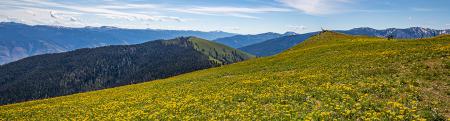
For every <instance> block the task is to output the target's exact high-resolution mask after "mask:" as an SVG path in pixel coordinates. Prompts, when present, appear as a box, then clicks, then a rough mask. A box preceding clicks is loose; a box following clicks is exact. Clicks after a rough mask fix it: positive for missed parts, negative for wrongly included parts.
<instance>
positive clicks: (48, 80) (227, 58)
mask: <svg viewBox="0 0 450 121" xmlns="http://www.w3.org/2000/svg"><path fill="white" fill-rule="evenodd" d="M253 57H254V56H253V55H249V54H247V53H245V52H242V51H239V50H236V49H233V48H231V47H227V46H225V45H222V44H218V43H214V42H211V41H208V40H204V39H200V38H196V37H179V38H176V39H172V40H156V41H150V42H146V43H142V44H136V45H113V46H104V47H98V48H86V49H78V50H75V51H69V52H63V53H56V54H43V55H37V56H31V57H27V58H24V59H21V60H19V61H15V62H11V63H8V64H5V65H0V105H1V104H8V103H14V102H22V101H27V100H34V99H42V98H49V97H55V96H62V95H68V94H74V93H79V92H86V91H92V90H98V89H105V88H110V87H116V86H122V85H128V84H135V83H140V82H144V81H149V80H155V79H161V78H166V77H171V76H174V75H179V74H182V73H186V72H191V71H195V70H200V69H206V68H211V67H217V66H221V65H226V64H231V63H235V62H239V61H243V60H247V59H250V58H253Z"/></svg>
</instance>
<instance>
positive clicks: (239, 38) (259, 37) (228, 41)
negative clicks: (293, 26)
mask: <svg viewBox="0 0 450 121" xmlns="http://www.w3.org/2000/svg"><path fill="white" fill-rule="evenodd" d="M295 34H297V33H295V32H286V33H284V34H279V33H274V32H268V33H262V34H256V35H235V36H231V37H224V38H219V39H216V40H214V41H215V42H218V43H222V44H225V45H228V46H230V47H233V48H240V47H244V46H248V45H252V44H256V43H260V42H263V41H266V40H270V39H274V38H279V37H283V36H289V35H295Z"/></svg>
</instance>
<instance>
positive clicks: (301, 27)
mask: <svg viewBox="0 0 450 121" xmlns="http://www.w3.org/2000/svg"><path fill="white" fill-rule="evenodd" d="M287 28H288V30H289V31H294V32H302V31H303V30H306V29H307V27H306V26H304V25H289V26H287Z"/></svg>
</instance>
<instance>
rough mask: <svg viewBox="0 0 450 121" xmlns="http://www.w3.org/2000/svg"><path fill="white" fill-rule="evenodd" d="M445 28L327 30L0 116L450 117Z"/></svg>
mask: <svg viewBox="0 0 450 121" xmlns="http://www.w3.org/2000/svg"><path fill="white" fill-rule="evenodd" d="M449 76H450V36H448V35H447V36H439V37H435V38H431V39H421V40H387V39H384V38H374V37H363V36H359V37H355V36H348V35H343V34H338V33H333V32H325V33H322V34H320V35H318V36H314V37H312V38H310V39H308V40H306V41H305V42H303V43H301V44H299V45H297V46H295V47H294V48H291V49H289V50H287V51H286V52H283V53H281V54H278V55H276V56H272V57H265V58H257V59H251V60H248V61H244V62H240V63H236V64H231V65H227V66H222V67H217V68H212V69H206V70H201V71H197V72H193V73H188V74H183V75H180V76H176V77H172V78H168V79H162V80H157V81H152V82H147V83H142V84H135V85H130V86H123V87H118V88H111V89H105V90H100V91H94V92H88V93H81V94H75V95H70V96H63V97H57V98H51V99H45V100H37V101H30V102H25V103H18V104H12V105H6V106H1V107H0V120H59V119H74V120H82V119H90V120H114V119H125V120H139V119H161V120H164V119H169V120H189V119H194V120H213V119H218V120H220V119H234V120H321V119H323V120H331V119H346V120H361V119H363V120H364V119H367V120H424V119H429V120H439V119H442V120H448V118H450V112H449V109H450V91H449V90H450V77H449Z"/></svg>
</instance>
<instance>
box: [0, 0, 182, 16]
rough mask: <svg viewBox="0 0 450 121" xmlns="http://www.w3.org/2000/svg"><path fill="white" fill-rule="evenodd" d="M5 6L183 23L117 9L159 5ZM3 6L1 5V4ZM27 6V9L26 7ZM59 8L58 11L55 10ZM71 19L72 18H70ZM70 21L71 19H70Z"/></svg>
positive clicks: (27, 1)
mask: <svg viewBox="0 0 450 121" xmlns="http://www.w3.org/2000/svg"><path fill="white" fill-rule="evenodd" d="M3 4H6V5H11V6H17V7H19V8H24V9H30V8H48V9H49V8H53V9H54V10H59V11H71V12H78V13H82V14H90V15H97V16H102V17H106V18H115V19H126V20H143V21H182V20H181V18H178V17H173V16H161V15H148V14H142V13H137V12H130V11H127V12H125V11H121V10H116V9H155V8H157V5H152V4H111V5H101V6H96V5H93V6H90V5H78V4H62V3H57V2H49V1H46V0H22V1H7V2H5V3H3ZM0 5H1V3H0ZM24 6H26V7H24ZM55 8H58V9H55ZM49 10H50V11H51V12H50V16H51V17H52V18H55V19H57V18H58V17H59V16H58V15H57V12H54V10H52V9H49ZM69 18H70V17H69ZM69 20H70V19H69Z"/></svg>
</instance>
